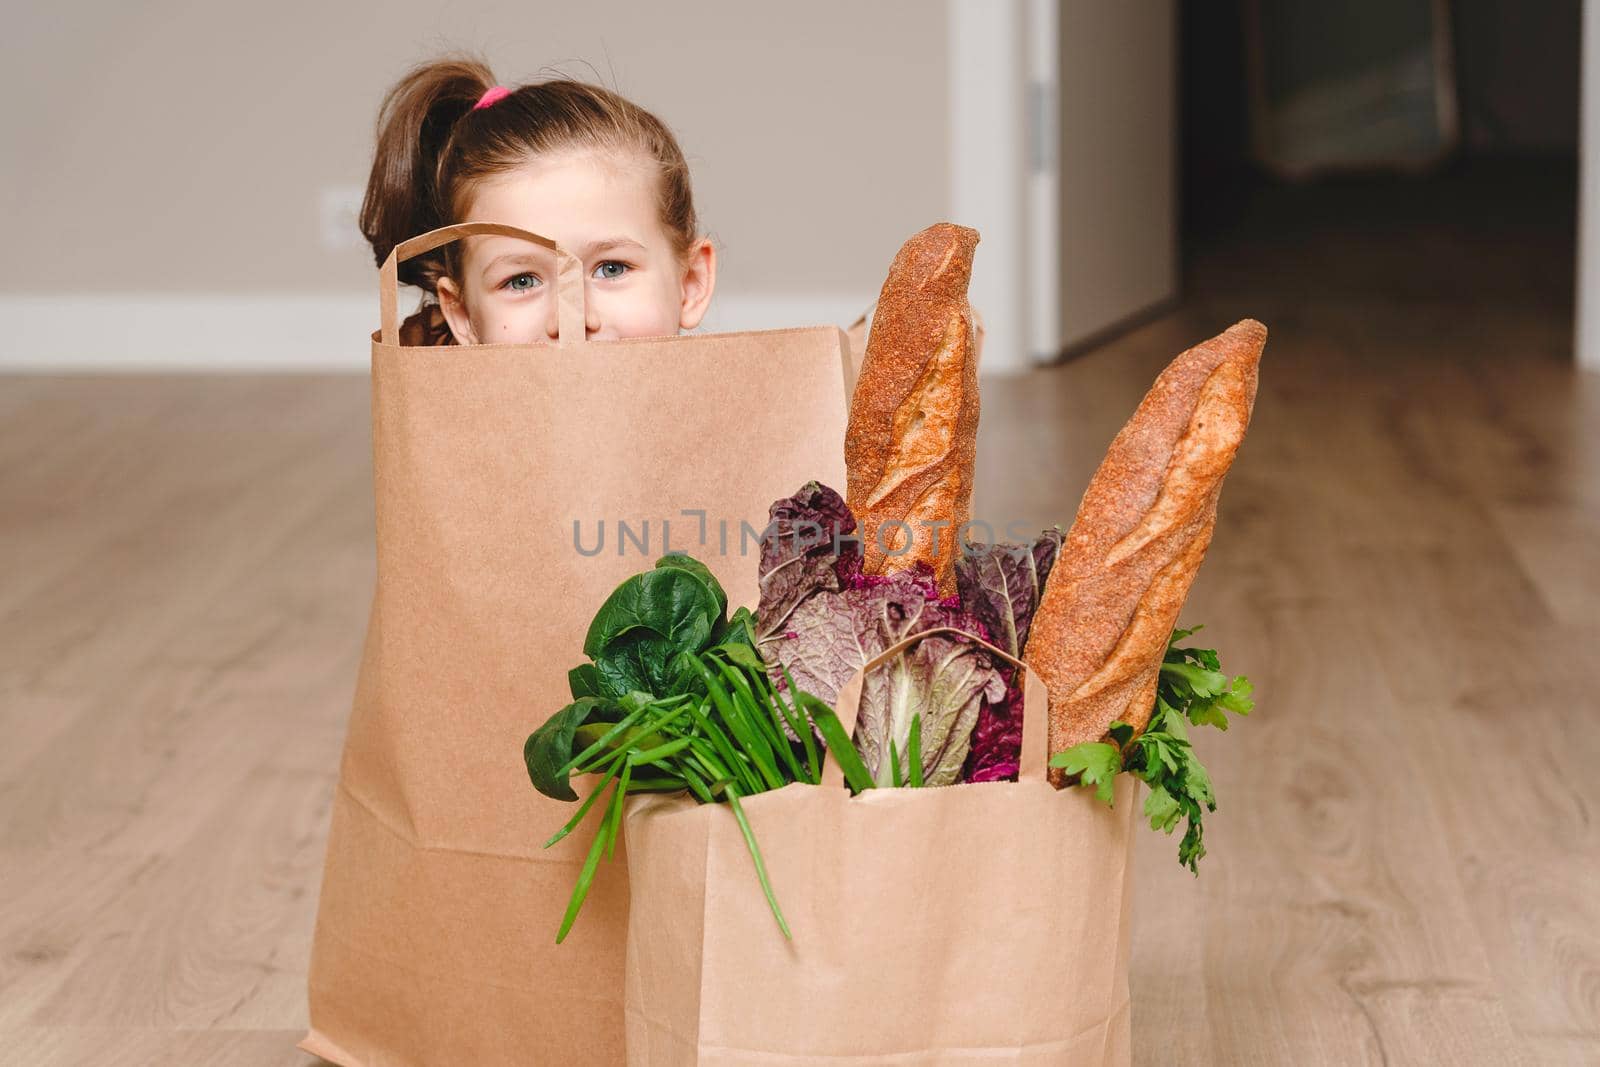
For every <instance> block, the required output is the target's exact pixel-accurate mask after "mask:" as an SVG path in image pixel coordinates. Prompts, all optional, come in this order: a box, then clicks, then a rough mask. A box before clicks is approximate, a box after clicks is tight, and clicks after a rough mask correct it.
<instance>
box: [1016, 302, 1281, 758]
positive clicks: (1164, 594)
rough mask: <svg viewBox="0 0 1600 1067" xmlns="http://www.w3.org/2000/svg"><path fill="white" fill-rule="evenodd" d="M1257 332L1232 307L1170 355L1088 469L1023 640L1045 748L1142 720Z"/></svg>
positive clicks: (1206, 537) (1188, 580)
mask: <svg viewBox="0 0 1600 1067" xmlns="http://www.w3.org/2000/svg"><path fill="white" fill-rule="evenodd" d="M1266 340H1267V330H1266V327H1264V326H1262V325H1261V324H1260V323H1259V322H1256V321H1255V320H1254V319H1245V320H1244V321H1243V322H1240V323H1238V324H1236V325H1234V326H1232V327H1230V328H1229V329H1228V330H1227V331H1226V332H1225V333H1223V334H1221V335H1219V336H1217V337H1213V338H1212V339H1211V340H1209V341H1206V342H1205V343H1204V344H1200V345H1197V346H1196V347H1194V348H1191V349H1189V350H1188V351H1187V352H1184V353H1183V354H1182V355H1180V356H1179V357H1178V358H1177V359H1175V360H1173V361H1172V363H1171V364H1170V365H1168V367H1167V368H1166V370H1164V371H1162V372H1161V374H1160V376H1159V377H1157V378H1156V381H1155V384H1154V385H1153V386H1151V388H1150V391H1149V392H1148V393H1147V394H1145V398H1144V400H1143V401H1142V402H1141V403H1140V404H1139V408H1138V410H1137V411H1135V412H1134V415H1133V418H1131V419H1129V420H1128V423H1127V425H1125V426H1123V428H1122V430H1121V432H1119V433H1118V434H1117V436H1116V438H1115V439H1114V440H1113V441H1112V442H1111V447H1110V449H1109V450H1108V451H1107V452H1106V457H1105V459H1104V460H1103V461H1102V462H1101V464H1100V468H1099V470H1097V471H1096V472H1095V475H1094V477H1093V478H1092V479H1091V480H1090V482H1089V487H1088V489H1087V490H1086V491H1085V492H1084V494H1083V500H1082V502H1081V503H1080V504H1079V506H1078V515H1077V519H1076V520H1075V521H1074V522H1073V524H1072V529H1071V530H1070V531H1069V532H1068V534H1067V539H1066V542H1065V543H1064V544H1063V545H1062V547H1061V553H1060V555H1059V557H1058V558H1057V560H1056V564H1055V567H1054V568H1053V569H1052V570H1051V572H1050V578H1049V580H1048V581H1047V582H1046V583H1045V590H1044V597H1043V599H1042V600H1041V602H1040V604H1039V609H1038V612H1037V613H1036V614H1035V615H1034V619H1033V628H1032V630H1031V632H1030V633H1029V635H1028V645H1027V648H1026V649H1024V650H1023V658H1024V659H1025V660H1026V661H1027V663H1028V665H1029V666H1031V667H1032V668H1033V669H1034V670H1035V671H1037V672H1038V674H1039V677H1040V679H1041V680H1042V681H1043V682H1044V683H1045V685H1046V687H1047V688H1048V689H1049V692H1050V751H1051V752H1060V751H1061V750H1063V749H1065V748H1069V747H1071V746H1073V745H1076V744H1079V743H1081V742H1084V741H1098V740H1100V739H1102V738H1103V737H1104V736H1105V734H1106V730H1107V728H1108V727H1109V726H1110V725H1111V723H1112V721H1113V720H1117V719H1120V720H1122V721H1123V722H1126V723H1128V724H1129V725H1131V726H1133V727H1134V730H1135V732H1138V731H1142V730H1143V729H1144V727H1145V726H1146V724H1147V723H1148V722H1149V721H1150V712H1151V710H1152V708H1153V707H1154V704H1155V695H1156V683H1157V681H1158V677H1159V673H1160V669H1161V661H1162V659H1163V657H1164V656H1165V654H1166V649H1167V640H1168V638H1170V637H1171V635H1172V630H1173V628H1174V627H1175V626H1176V625H1177V621H1178V613H1179V611H1181V610H1182V608H1183V603H1184V600H1185V599H1186V598H1187V597H1188V595H1189V587H1190V585H1191V584H1193V582H1194V576H1195V572H1196V571H1197V570H1199V568H1200V563H1201V561H1202V560H1203V559H1204V558H1205V554H1206V548H1207V546H1208V545H1209V544H1210V543H1211V532H1212V529H1213V528H1214V527H1215V525H1216V520H1217V498H1218V497H1219V495H1220V494H1221V492H1222V480H1223V476H1224V475H1226V474H1227V473H1228V468H1229V466H1230V465H1232V463H1233V457H1234V454H1235V452H1237V451H1238V448H1239V444H1240V442H1241V441H1243V440H1244V435H1245V430H1246V428H1247V427H1248V426H1249V423H1250V413H1251V410H1252V408H1253V407H1254V405H1255V395H1256V370H1257V365H1258V364H1259V362H1260V359H1261V350H1262V348H1263V346H1264V345H1265V344H1266ZM1051 780H1052V781H1053V782H1055V783H1056V785H1058V786H1059V785H1061V784H1062V781H1063V775H1062V773H1061V772H1060V771H1058V770H1052V771H1051Z"/></svg>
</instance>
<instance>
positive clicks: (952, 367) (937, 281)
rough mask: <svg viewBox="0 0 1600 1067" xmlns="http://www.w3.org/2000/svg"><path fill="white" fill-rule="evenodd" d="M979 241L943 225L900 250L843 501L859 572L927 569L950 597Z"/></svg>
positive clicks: (864, 368) (967, 491)
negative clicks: (855, 531)
mask: <svg viewBox="0 0 1600 1067" xmlns="http://www.w3.org/2000/svg"><path fill="white" fill-rule="evenodd" d="M977 244H978V232H977V231H976V230H971V229H968V228H967V227H965V226H956V225H954V224H952V223H948V222H941V223H938V224H936V225H933V226H930V227H928V228H927V229H926V230H923V231H922V232H921V233H919V234H917V235H916V236H915V237H913V238H911V240H909V241H907V242H906V243H905V244H904V245H903V246H902V247H901V249H900V252H899V254H897V255H896V256H895V258H894V263H893V265H892V266H890V268H889V277H888V279H887V280H886V281H885V282H884V283H883V292H882V293H881V295H880V296H879V298H878V304H877V309H876V311H875V312H874V314H873V318H872V330H871V332H870V333H869V335H868V337H867V350H866V355H865V356H864V357H863V359H862V362H861V373H860V375H859V376H858V377H857V379H856V387H855V393H854V395H853V397H852V399H851V403H850V421H849V426H848V430H847V432H846V436H845V449H844V453H845V465H846V468H847V478H848V481H847V483H846V495H845V499H846V502H847V503H848V504H849V505H850V510H851V512H852V514H854V515H855V517H856V521H857V523H859V524H860V530H859V533H860V536H861V539H862V565H863V568H864V569H865V571H866V572H867V573H868V574H882V573H886V572H888V571H894V570H900V569H903V568H906V567H910V566H912V565H913V564H915V563H916V562H918V561H922V562H926V563H927V564H929V565H930V566H931V567H932V568H933V571H934V574H935V576H936V578H937V580H938V583H939V591H940V592H941V593H943V594H947V595H948V594H951V593H954V592H955V588H956V585H955V560H956V554H957V549H956V544H955V539H956V535H957V532H958V531H959V529H960V527H961V526H962V524H964V523H965V522H967V521H968V519H969V518H970V517H971V510H972V469H973V463H974V460H975V459H976V455H977V442H978V359H977V338H976V333H975V330H974V319H973V315H972V308H971V305H970V304H969V303H968V302H967V283H968V281H969V280H970V279H971V277H972V256H973V252H974V250H975V249H976V248H977ZM885 523H888V524H889V525H884V524H885ZM899 523H904V524H905V525H904V526H901V525H899ZM939 524H944V525H942V526H940V525H939ZM880 528H881V535H880ZM935 538H937V549H936V548H935Z"/></svg>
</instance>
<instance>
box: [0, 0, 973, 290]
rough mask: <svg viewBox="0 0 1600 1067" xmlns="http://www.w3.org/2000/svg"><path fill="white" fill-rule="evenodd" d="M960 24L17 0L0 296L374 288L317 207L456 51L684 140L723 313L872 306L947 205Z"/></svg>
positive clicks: (534, 7) (842, 15) (304, 0)
mask: <svg viewBox="0 0 1600 1067" xmlns="http://www.w3.org/2000/svg"><path fill="white" fill-rule="evenodd" d="M945 27H946V18H945V14H944V5H943V3H941V2H938V0H874V2H872V3H864V4H863V3H848V2H845V0H815V2H812V3H808V4H806V5H805V6H804V7H803V8H802V7H799V6H796V5H788V4H784V5H777V4H751V3H738V2H734V0H697V2H696V3H693V4H678V3H661V2H653V3H645V2H633V0H613V2H607V3H601V4H585V3H563V4H555V3H542V4H541V3H535V4H529V3H470V4H439V3H437V2H426V3H424V2H417V0H396V2H391V3H384V4H370V5H358V4H342V3H336V4H329V3H311V2H309V0H288V2H282V3H273V4H243V3H209V4H208V3H180V2H174V0H165V2H152V3H129V4H119V3H109V2H101V3H89V4H77V5H49V6H47V5H45V4H42V3H34V4H27V5H24V6H23V7H22V8H21V9H20V10H17V9H8V12H7V26H6V32H5V34H4V35H3V36H0V89H3V91H4V93H5V98H6V100H7V101H8V106H7V107H6V108H5V109H4V114H3V115H0V140H3V143H4V144H5V146H6V147H5V151H4V154H3V156H0V196H3V198H4V199H3V210H4V213H5V214H4V221H5V224H6V229H7V232H8V235H9V237H10V246H9V248H8V249H7V254H6V255H5V256H3V257H0V293H10V294H18V293H22V294H71V295H74V296H78V295H81V296H83V297H85V298H90V299H96V298H100V297H105V296H108V295H116V294H122V293H170V294H180V293H181V294H219V295H228V294H247V295H249V296H252V297H261V296H270V295H272V294H278V293H284V294H289V293H296V294H307V293H315V294H320V295H329V294H350V295H353V296H356V297H360V298H366V297H368V296H369V295H370V294H371V293H372V287H373V284H374V280H375V279H374V274H375V272H374V270H373V265H372V262H371V260H370V256H369V255H368V254H367V253H366V252H365V250H364V249H358V248H344V249H330V248H327V247H325V245H324V243H323V242H322V241H321V239H320V235H319V210H320V208H319V198H320V197H321V195H322V191H323V190H324V189H326V188H338V187H345V188H350V187H360V186H361V185H363V184H364V182H365V179H366V173H367V168H368V166H369V164H370V159H371V156H370V153H371V146H372V136H373V122H374V119H375V117H376V113H377V108H378V104H379V101H380V99H381V97H382V94H383V92H384V90H385V89H386V88H387V87H388V86H389V85H390V84H391V82H392V81H393V80H394V79H395V78H396V77H397V76H398V75H399V74H400V73H401V72H402V71H404V70H405V69H406V67H407V66H408V65H410V64H411V63H412V62H414V61H416V60H418V59H420V58H423V57H425V56H427V55H431V54H434V53H436V52H437V51H439V50H441V49H443V48H446V47H451V46H460V47H469V48H478V49H481V50H483V51H484V53H485V54H486V55H487V56H488V58H489V60H490V61H491V63H492V64H493V66H494V68H495V71H496V73H497V74H498V75H499V77H500V79H501V80H502V81H505V82H508V83H516V82H518V81H523V80H529V79H531V78H533V77H534V76H536V75H537V74H538V72H539V71H540V69H541V68H542V67H545V66H547V65H550V64H559V65H560V66H561V69H562V70H563V71H564V72H566V73H570V74H578V75H583V74H586V73H587V69H588V68H587V67H586V66H584V63H585V62H587V63H590V64H593V66H594V67H595V68H596V69H597V70H598V72H599V74H600V76H601V79H602V80H603V81H604V82H605V83H607V84H609V85H611V86H612V87H614V88H617V89H619V90H620V91H621V92H623V93H624V94H626V95H628V96H630V97H631V98H633V99H635V100H636V101H638V102H639V103H641V104H643V105H644V106H646V107H648V108H650V109H652V110H654V111H655V112H656V113H657V114H659V115H660V116H661V117H662V118H663V119H664V120H665V121H666V122H667V123H668V124H669V125H671V126H672V127H673V128H674V129H675V130H676V131H677V133H678V135H679V138H680V141H681V143H682V144H683V147H684V151H685V152H686V153H687V154H688V155H689V157H690V159H691V166H692V168H693V171H694V175H695V183H696V195H697V200H698V206H699V209H700V213H701V216H702V218H703V220H704V223H705V225H706V227H707V228H708V229H709V231H710V232H711V233H712V234H713V235H714V236H715V237H716V238H717V239H718V240H719V242H720V244H721V246H722V254H723V260H722V275H721V278H720V282H719V297H722V298H732V299H738V298H740V297H741V296H745V297H750V298H754V299H757V300H759V299H760V298H762V297H764V296H767V295H774V294H782V295H783V296H784V297H785V298H796V297H803V296H804V295H805V294H806V293H811V292H816V293H827V294H841V293H844V294H855V293H860V294H862V295H863V296H864V298H865V299H866V300H870V299H872V298H873V297H875V296H876V293H877V289H878V287H879V286H880V285H881V284H882V280H883V272H884V271H885V269H886V268H887V267H888V264H889V260H890V259H891V258H892V257H893V255H894V252H895V250H896V249H897V248H898V247H899V244H900V242H901V241H903V240H904V239H905V238H906V237H907V236H909V235H910V234H911V233H913V232H915V231H916V230H918V229H920V228H922V227H923V226H925V225H927V224H928V223H930V222H932V221H935V220H937V219H939V218H943V217H945V216H946V214H947V212H948V203H949V196H948V194H949V165H948V161H947V160H948V155H947V153H948V145H947V136H948V135H947V118H948V107H947V102H946V84H947V77H946V63H947V47H946V40H945V32H946V30H945ZM574 61H577V62H574ZM889 116H893V118H892V120H891V119H890V118H889ZM373 303H374V314H375V312H376V307H375V305H376V301H375V300H374V301H373Z"/></svg>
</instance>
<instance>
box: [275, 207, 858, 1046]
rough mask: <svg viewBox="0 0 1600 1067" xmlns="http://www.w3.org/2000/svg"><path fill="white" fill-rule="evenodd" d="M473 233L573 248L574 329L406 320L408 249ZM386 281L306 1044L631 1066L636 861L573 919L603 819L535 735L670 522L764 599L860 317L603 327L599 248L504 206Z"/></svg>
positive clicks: (831, 455) (829, 459) (675, 541)
mask: <svg viewBox="0 0 1600 1067" xmlns="http://www.w3.org/2000/svg"><path fill="white" fill-rule="evenodd" d="M480 234H499V235H503V236H510V237H517V238H521V239H522V240H524V241H527V242H532V243H533V244H535V245H538V246H540V247H542V248H544V249H546V250H547V252H546V253H545V254H549V253H552V252H553V253H554V254H555V257H556V262H557V264H558V268H557V272H556V273H557V288H558V294H559V301H560V314H559V336H560V341H559V343H557V344H536V345H517V344H484V345H467V346H445V347H402V346H400V345H399V344H398V326H397V322H396V319H397V315H396V303H397V286H396V265H397V263H399V262H400V261H402V260H405V259H408V258H410V257H411V256H414V255H418V254H421V253H423V252H426V251H429V250H431V249H433V248H436V247H439V246H441V245H443V244H445V243H446V242H449V241H452V240H456V239H458V238H462V237H467V236H471V235H480ZM380 296H381V301H382V328H381V330H380V331H379V333H378V334H376V335H374V338H373V344H372V458H373V481H374V489H375V493H376V509H377V510H376V532H377V582H376V589H375V591H374V596H373V600H372V607H371V616H370V622H369V625H368V630H367V637H366V644H365V650H364V653H363V658H362V662H361V669H360V676H359V679H358V682H357V687H356V693H355V699H354V704H353V706H352V708H351V713H350V724H349V731H348V736H347V738H346V742H345V751H344V758H343V763H342V767H341V772H340V780H339V784H338V787H337V791H336V794H335V797H334V802H333V815H332V826H331V829H330V834H329V839H328V850H327V856H326V864H325V868H324V872H323V882H322V896H321V901H320V905H319V911H318V916H317V926H316V936H315V943H314V945H313V951H312V959H311V971H310V979H309V993H310V1012H311V1026H310V1032H309V1034H308V1035H307V1036H306V1038H305V1040H304V1042H303V1043H302V1047H303V1048H305V1049H306V1050H307V1051H309V1052H313V1053H316V1054H318V1055H321V1056H324V1057H326V1058H327V1059H330V1060H332V1061H334V1062H335V1063H339V1064H344V1065H347V1067H399V1065H404V1064H417V1065H421V1064H428V1065H441V1064H472V1065H475V1067H484V1065H493V1064H513V1063H515V1064H533V1063H538V1064H562V1065H583V1064H603V1065H606V1067H612V1065H615V1064H618V1063H621V1062H622V1060H623V1056H624V1052H623V1005H622V996H623V948H624V941H625V936H626V924H627V906H628V891H627V880H626V878H625V877H622V875H623V873H624V872H623V871H622V870H621V869H620V868H622V866H623V865H622V864H620V863H619V864H617V865H616V867H617V869H616V870H615V871H614V872H613V873H608V875H607V877H606V878H604V879H602V880H601V882H600V884H598V885H597V886H596V887H595V890H594V892H593V893H592V894H591V895H590V897H589V900H588V903H587V905H586V907H585V908H584V912H583V918H582V921H581V922H579V923H578V925H577V927H576V928H575V929H574V931H573V932H572V935H571V936H570V937H569V938H568V939H567V941H566V943H565V944H562V945H560V946H558V945H557V944H556V943H555V933H556V930H557V929H558V928H559V926H560V923H561V916H562V913H563V911H564V909H565V908H566V904H567V899H568V897H569V896H570V894H571V892H572V885H573V881H574V879H575V878H576V877H577V873H578V870H579V867H580V866H581V863H582V859H583V856H584V854H585V852H586V850H587V849H588V846H589V842H590V840H592V838H591V837H590V835H589V833H588V832H587V831H585V832H580V833H576V834H573V835H572V836H571V837H569V838H568V839H567V840H565V841H564V842H562V843H561V844H560V845H559V846H557V847H555V848H552V849H549V850H545V849H543V848H541V847H540V846H541V844H542V843H543V841H544V840H545V839H546V838H547V837H548V836H549V834H550V833H551V832H552V831H553V830H554V829H555V828H556V827H558V826H560V825H561V824H562V823H563V822H565V821H566V820H567V819H568V818H569V817H570V816H571V814H572V813H571V810H570V807H569V806H568V805H566V804H563V803H561V802H560V801H556V800H551V799H549V798H547V797H544V796H541V795H540V794H539V793H538V792H537V791H536V790H535V789H534V788H533V786H532V785H531V784H530V783H529V781H528V775H527V770H526V767H525V765H524V763H523V758H522V746H523V742H524V741H525V740H526V739H527V736H528V734H529V733H530V732H532V731H533V730H534V729H535V728H537V727H538V726H539V724H541V723H542V722H544V721H545V720H546V719H547V718H548V717H549V716H550V715H551V714H552V713H553V712H555V711H556V710H558V709H559V708H561V707H562V706H563V705H564V704H566V703H567V702H568V700H569V699H570V697H569V693H568V685H567V670H568V668H570V667H572V666H574V665H575V664H577V663H578V662H580V661H581V660H582V658H583V655H582V645H583V638H584V635H585V632H586V630H587V628H588V624H589V621H590V619H591V618H592V617H593V615H594V611H595V608H596V606H597V605H599V604H601V603H603V602H604V600H605V598H606V596H607V595H609V594H610V592H611V590H613V589H614V588H616V586H617V585H618V583H620V582H621V581H622V580H623V579H624V578H626V577H627V576H628V575H630V574H633V573H635V572H637V571H640V570H645V569H648V568H649V567H650V565H651V564H652V563H653V561H654V560H655V559H656V558H657V557H658V556H659V555H661V554H662V553H663V552H664V551H666V550H668V549H669V548H670V549H671V550H684V551H688V552H690V553H692V554H693V555H695V556H697V557H698V558H700V559H701V560H703V561H704V562H705V563H706V564H707V565H708V566H709V567H710V568H711V570H712V571H713V572H714V573H715V574H716V576H717V578H718V580H719V581H721V583H722V585H723V586H724V588H726V589H727V591H728V595H729V597H730V599H731V601H732V602H733V603H735V604H738V603H752V604H753V603H755V601H756V598H757V585H756V573H757V565H756V564H757V558H758V556H759V544H758V541H757V539H758V538H759V534H760V531H761V530H762V529H763V528H764V527H765V525H766V520H767V508H768V505H770V504H771V502H772V501H773V500H774V499H777V498H778V497H780V496H782V495H783V494H785V493H787V492H792V491H793V490H794V489H795V488H796V487H798V486H800V485H802V484H804V483H805V482H806V481H808V480H810V479H813V478H818V479H822V480H823V481H826V482H829V483H832V484H836V485H842V484H844V473H845V471H844V453H843V447H842V442H843V441H844V432H845V422H846V416H847V405H848V394H847V392H846V387H847V374H848V370H849V367H848V362H847V358H846V351H845V348H844V343H845V342H844V334H843V332H842V331H841V330H840V329H839V328H838V327H836V326H825V327H816V328H805V329H789V330H774V331H767V332H750V333H734V334H713V335H698V336H696V335H691V336H681V337H669V338H658V339H652V340H627V341H608V342H585V341H584V318H583V271H582V268H581V266H580V265H579V264H578V263H577V261H576V260H575V259H573V258H572V257H571V256H569V255H567V254H566V253H565V252H563V251H561V250H559V249H557V248H556V247H555V246H554V245H553V244H552V243H551V242H549V241H547V240H545V239H543V238H540V237H538V236H536V235H533V234H530V233H527V232H526V231H523V230H519V229H516V228H514V227H510V226H504V225H499V224H495V223H482V222H475V223H464V224H461V225H455V226H447V227H444V228H442V229H439V230H435V231H433V232H431V233H427V234H423V235H422V236H419V237H416V238H413V239H411V240H409V241H406V242H404V243H403V244H401V245H400V246H399V247H398V248H396V249H395V251H394V253H393V254H391V255H390V256H389V258H388V260H387V261H386V262H385V263H384V265H383V268H382V271H381V289H380ZM602 521H603V522H604V547H603V550H602V551H598V552H593V553H592V554H587V553H590V552H591V550H593V549H595V547H596V539H597V525H596V524H597V523H598V522H602ZM618 521H621V522H623V523H625V524H626V526H627V532H626V533H623V534H622V537H621V539H620V540H619V538H618V534H619V533H621V531H619V530H618V528H617V525H616V524H617V522H618ZM741 522H744V523H748V524H749V526H750V527H751V528H752V529H751V531H750V533H749V534H744V532H743V531H742V529H741V525H740V524H741ZM574 524H577V529H576V530H575V527H574ZM646 530H647V532H646ZM641 534H643V535H644V536H645V537H647V538H648V546H647V547H644V548H641V547H640V546H639V538H640V537H641ZM663 535H665V536H666V537H667V538H668V540H670V545H668V544H664V543H663ZM580 546H581V548H580ZM623 548H625V549H626V551H622V549H623Z"/></svg>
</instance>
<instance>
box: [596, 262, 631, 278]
mask: <svg viewBox="0 0 1600 1067" xmlns="http://www.w3.org/2000/svg"><path fill="white" fill-rule="evenodd" d="M608 267H615V268H617V269H616V270H614V271H612V270H607V268H608ZM630 269H631V268H630V267H629V266H628V265H627V264H626V263H619V262H617V261H616V260H614V259H608V260H606V261H605V262H604V263H602V264H600V265H599V266H597V267H595V269H594V276H595V277H596V278H607V279H613V280H614V279H617V278H620V277H622V276H623V275H624V274H626V273H627V272H628V271H629V270H630Z"/></svg>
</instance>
